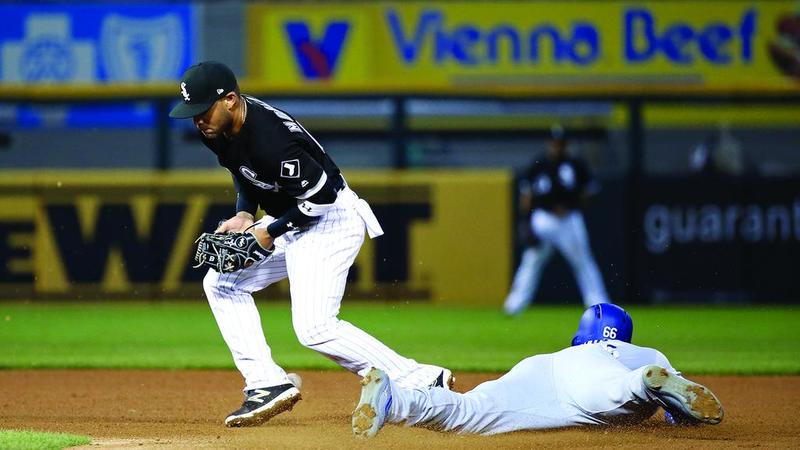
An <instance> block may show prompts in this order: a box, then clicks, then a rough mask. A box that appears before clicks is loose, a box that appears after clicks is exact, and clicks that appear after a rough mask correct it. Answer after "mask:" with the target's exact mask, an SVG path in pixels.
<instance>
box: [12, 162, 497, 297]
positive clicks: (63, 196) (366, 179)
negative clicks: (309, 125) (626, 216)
mask: <svg viewBox="0 0 800 450" xmlns="http://www.w3.org/2000/svg"><path fill="white" fill-rule="evenodd" d="M348 182H349V183H350V185H351V186H352V187H353V188H354V189H355V190H356V192H358V193H359V194H360V195H361V196H362V197H363V198H365V199H367V200H368V201H369V202H370V203H371V205H372V207H373V209H374V211H375V213H376V215H377V216H378V218H379V219H380V221H381V224H382V225H383V228H384V230H385V232H386V234H385V235H384V236H383V237H381V238H379V239H376V240H374V241H369V240H367V242H366V243H365V245H364V246H363V247H362V250H361V253H360V254H359V256H358V259H357V261H356V264H355V265H354V268H353V269H352V270H351V274H350V276H351V283H350V284H349V285H348V291H347V295H348V296H349V297H353V298H361V299H372V298H380V299H382V300H387V299H402V300H419V301H433V302H436V303H443V304H446V303H455V302H458V303H465V302H466V303H473V304H497V302H498V299H501V298H502V297H503V296H504V295H505V291H506V288H507V286H508V283H509V278H510V272H511V270H512V269H511V267H510V265H511V259H512V258H511V251H512V242H511V241H512V238H511V229H512V226H511V223H510V218H511V213H510V208H511V203H510V202H511V199H510V198H509V195H508V192H509V190H510V183H511V174H510V173H508V172H506V171H474V170H473V171H413V172H392V171H364V172H357V171H349V172H348ZM234 197H235V193H234V192H233V190H232V186H231V182H230V177H229V176H228V175H227V174H226V173H225V172H224V171H219V170H216V171H175V172H171V173H167V174H160V173H154V172H149V171H148V172H145V171H142V172H134V171H118V172H114V171H107V172H66V171H61V172H48V173H44V174H34V173H21V172H10V173H9V172H7V173H5V174H3V176H2V178H0V299H2V298H5V299H12V298H25V299H27V298H34V299H58V298H68V299H75V298H100V299H107V298H143V299H157V298H179V297H201V296H202V291H201V280H202V277H203V275H204V272H202V271H200V270H198V269H193V268H191V266H190V262H191V258H192V256H193V252H194V244H193V241H194V239H195V238H196V237H197V235H199V234H200V233H201V232H203V231H208V230H212V229H213V228H215V226H216V224H217V222H218V221H219V220H220V219H223V218H227V217H229V216H231V215H232V214H233V213H234V212H235V211H234ZM487 262H490V263H487ZM263 295H265V296H266V297H273V298H284V299H285V298H288V284H286V283H285V282H284V283H281V284H280V285H278V286H276V287H274V288H271V289H267V290H266V291H265V293H264V294H263Z"/></svg>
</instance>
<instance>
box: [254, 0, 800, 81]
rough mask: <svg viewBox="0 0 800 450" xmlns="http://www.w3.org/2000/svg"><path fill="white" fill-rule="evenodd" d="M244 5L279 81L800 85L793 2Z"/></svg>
mask: <svg viewBox="0 0 800 450" xmlns="http://www.w3.org/2000/svg"><path fill="white" fill-rule="evenodd" d="M248 8H249V11H248V29H249V35H248V45H249V46H250V48H249V49H248V54H249V55H253V56H254V58H253V59H252V60H251V62H250V64H251V66H250V67H249V68H248V73H249V74H250V75H251V77H254V78H257V79H260V80H261V81H263V82H265V83H267V84H275V85H280V86H287V85H288V86H310V87H311V86H313V87H318V86H319V84H321V83H322V84H330V85H336V86H357V85H358V86H363V85H366V86H374V87H375V88H376V89H380V88H383V87H386V86H393V85H394V86H409V85H410V86H414V85H418V86H426V87H431V86H433V87H436V86H440V87H443V88H446V87H453V86H459V85H469V84H484V85H508V84H517V85H531V86H532V87H535V86H541V85H576V84H591V85H595V86H599V87H602V86H608V85H631V84H635V85H642V86H647V85H693V86H701V87H737V86H749V87H757V88H764V89H769V88H782V89H785V88H787V87H793V86H797V85H800V84H798V83H800V80H798V79H795V78H794V77H797V76H798V74H797V73H796V72H797V67H800V60H795V59H797V58H798V55H800V36H795V35H793V33H795V32H796V30H797V29H800V27H798V26H797V25H793V24H797V23H800V11H797V10H796V4H795V3H793V2H781V1H771V2H747V1H737V0H731V1H716V2H714V1H710V2H702V3H699V4H698V3H692V2H685V1H663V2H639V3H636V2H597V1H587V2H566V3H563V2H541V1H531V2H498V3H469V2H424V3H423V2H402V3H401V2H397V3H363V4H362V3H356V2H353V3H342V4H335V3H321V4H306V5H303V4H300V5H297V4H291V5H290V4H287V3H281V2H278V3H274V2H273V3H270V4H254V5H251V6H249V7H248Z"/></svg>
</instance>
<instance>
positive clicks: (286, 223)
mask: <svg viewBox="0 0 800 450" xmlns="http://www.w3.org/2000/svg"><path fill="white" fill-rule="evenodd" d="M312 220H314V217H310V216H307V215H305V214H303V213H302V212H301V211H300V209H299V208H298V207H297V206H294V207H292V208H290V209H289V211H286V214H284V215H282V216H280V217H279V218H277V219H275V221H274V222H272V223H271V224H269V225H267V233H269V235H270V236H272V238H273V239H274V238H276V237H278V236H280V235H282V234H284V233H286V232H287V231H291V230H295V229H297V227H301V226H303V225H305V224H307V223H309V222H311V221H312Z"/></svg>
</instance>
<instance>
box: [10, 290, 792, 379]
mask: <svg viewBox="0 0 800 450" xmlns="http://www.w3.org/2000/svg"><path fill="white" fill-rule="evenodd" d="M259 309H260V311H261V318H262V321H263V323H264V329H265V331H266V335H267V341H268V342H269V344H270V346H271V347H272V350H273V356H274V357H275V359H276V361H277V362H278V363H279V364H281V365H283V366H284V367H287V368H335V367H337V366H336V365H335V364H334V363H332V362H330V361H328V360H327V359H326V358H323V357H322V356H320V355H318V354H317V353H315V352H313V351H311V350H308V349H305V348H303V347H302V346H301V345H300V344H299V343H298V342H297V340H296V338H295V336H294V332H293V331H292V328H291V317H290V310H289V306H288V303H264V302H262V303H261V304H260V305H259ZM629 311H630V312H631V315H632V316H633V318H634V324H635V330H634V338H633V339H634V343H637V344H639V345H644V346H650V347H655V348H658V349H659V350H661V351H662V352H664V353H665V354H666V355H667V357H668V358H669V359H670V361H671V362H672V364H673V365H675V366H676V367H677V368H679V369H680V370H683V371H685V372H687V373H695V374H697V373H720V374H722V373H738V374H798V373H800V327H798V324H799V323H800V309H798V308H792V307H752V308H746V307H631V308H629ZM579 316H580V308H579V307H577V306H574V307H546V306H537V307H534V308H533V309H531V310H530V311H528V312H527V313H526V314H523V315H522V316H520V317H517V318H514V319H508V318H506V317H504V316H503V315H502V314H501V313H500V311H499V308H496V309H488V308H463V307H462V308H458V307H434V306H430V305H415V304H407V303H398V304H382V303H378V304H366V303H355V302H345V304H344V306H343V308H342V313H341V315H340V318H342V319H345V320H348V321H350V322H351V323H354V324H356V325H357V326H359V327H361V328H363V329H364V330H366V331H367V332H369V333H371V334H373V335H374V336H376V337H378V338H379V339H381V340H383V341H384V342H385V343H386V344H388V345H389V346H390V347H392V348H393V349H395V350H397V351H398V352H400V353H401V354H404V355H406V356H409V357H413V358H415V359H417V360H418V361H422V362H430V363H436V364H440V365H445V366H448V367H450V368H452V369H454V370H459V371H503V370H507V369H508V368H510V367H511V366H513V365H514V364H515V363H516V362H517V361H519V360H520V359H522V358H524V357H526V356H530V355H533V354H536V353H545V352H553V351H557V350H559V349H561V348H563V347H565V346H567V345H568V344H569V341H570V339H571V337H572V334H573V332H574V330H575V328H576V326H577V320H578V318H579ZM0 348H2V350H0V368H40V367H41V368H44V367H49V368H58V367H64V368H87V367H89V368H101V367H107V368H175V369H180V368H233V363H232V360H231V357H230V353H229V352H228V349H227V347H226V346H225V344H224V342H223V341H222V337H221V336H220V334H219V331H218V330H217V327H216V323H215V321H214V318H213V316H212V314H211V311H210V310H209V308H208V306H207V304H206V303H205V302H200V301H198V302H196V303H188V302H183V303H105V304H104V303H78V304H66V303H58V304H53V303H50V304H37V303H28V304H25V303H0Z"/></svg>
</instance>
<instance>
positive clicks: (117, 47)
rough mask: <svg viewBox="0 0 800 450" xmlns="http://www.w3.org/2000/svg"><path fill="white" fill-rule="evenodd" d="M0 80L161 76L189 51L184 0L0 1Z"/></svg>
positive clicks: (173, 71)
mask: <svg viewBox="0 0 800 450" xmlns="http://www.w3.org/2000/svg"><path fill="white" fill-rule="evenodd" d="M0 17H3V26H2V27H0V80H2V81H3V82H7V83H87V82H109V81H112V82H125V81H168V80H175V79H178V78H179V77H180V76H181V73H182V72H183V70H184V69H185V68H186V67H188V66H190V65H191V64H192V63H193V62H194V61H193V60H194V59H195V53H196V51H195V46H196V42H195V39H194V36H195V33H196V28H197V27H196V24H195V20H194V13H193V9H192V7H191V5H188V4H178V5H171V4H165V5H159V4H145V5H137V4H110V5H109V4H106V5H104V4H84V5H81V4H53V5H20V4H15V5H13V6H12V5H3V6H0Z"/></svg>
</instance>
